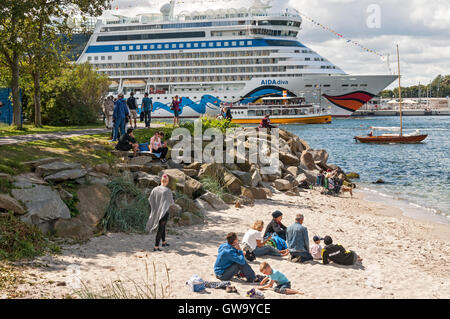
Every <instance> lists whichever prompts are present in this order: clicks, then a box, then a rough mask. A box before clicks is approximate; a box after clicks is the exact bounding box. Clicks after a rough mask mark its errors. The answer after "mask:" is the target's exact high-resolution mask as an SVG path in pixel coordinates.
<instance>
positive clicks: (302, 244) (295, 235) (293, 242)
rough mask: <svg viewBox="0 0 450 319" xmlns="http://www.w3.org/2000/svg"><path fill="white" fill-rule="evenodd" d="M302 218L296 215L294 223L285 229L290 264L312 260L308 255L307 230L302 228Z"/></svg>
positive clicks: (300, 215)
mask: <svg viewBox="0 0 450 319" xmlns="http://www.w3.org/2000/svg"><path fill="white" fill-rule="evenodd" d="M303 220H304V216H303V215H302V214H297V216H295V223H294V224H293V225H291V226H289V227H288V228H287V231H286V242H287V244H288V247H289V253H290V255H291V256H290V260H291V261H292V262H301V263H302V262H305V261H308V260H313V257H312V256H311V254H310V253H309V238H308V229H307V228H306V227H305V226H303V225H302V224H303Z"/></svg>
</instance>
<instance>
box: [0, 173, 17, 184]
mask: <svg viewBox="0 0 450 319" xmlns="http://www.w3.org/2000/svg"><path fill="white" fill-rule="evenodd" d="M0 179H4V180H7V181H8V182H12V181H14V178H13V177H12V176H11V175H9V174H5V173H0Z"/></svg>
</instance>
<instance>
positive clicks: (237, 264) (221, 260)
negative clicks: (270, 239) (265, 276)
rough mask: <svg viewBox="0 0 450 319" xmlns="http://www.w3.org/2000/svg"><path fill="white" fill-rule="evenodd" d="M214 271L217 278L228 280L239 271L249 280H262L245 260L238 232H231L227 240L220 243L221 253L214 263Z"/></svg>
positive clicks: (251, 281)
mask: <svg viewBox="0 0 450 319" xmlns="http://www.w3.org/2000/svg"><path fill="white" fill-rule="evenodd" d="M214 273H215V275H216V277H217V279H219V280H222V281H228V280H230V279H231V278H233V276H234V275H238V274H239V273H242V274H243V276H244V277H245V278H246V279H247V282H250V283H253V282H260V281H261V278H258V277H257V276H256V274H255V272H254V271H253V269H252V267H250V265H249V264H248V263H247V261H246V260H245V257H244V252H243V251H242V249H241V247H240V246H239V241H238V237H237V235H236V233H229V234H228V235H227V242H226V243H225V244H222V245H220V247H219V254H218V255H217V259H216V262H215V264H214Z"/></svg>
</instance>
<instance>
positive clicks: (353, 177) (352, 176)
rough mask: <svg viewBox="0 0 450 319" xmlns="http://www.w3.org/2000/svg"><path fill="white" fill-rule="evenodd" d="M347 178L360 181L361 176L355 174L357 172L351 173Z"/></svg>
mask: <svg viewBox="0 0 450 319" xmlns="http://www.w3.org/2000/svg"><path fill="white" fill-rule="evenodd" d="M346 177H347V178H348V179H358V178H359V174H358V173H355V172H351V173H348V174H347V175H346Z"/></svg>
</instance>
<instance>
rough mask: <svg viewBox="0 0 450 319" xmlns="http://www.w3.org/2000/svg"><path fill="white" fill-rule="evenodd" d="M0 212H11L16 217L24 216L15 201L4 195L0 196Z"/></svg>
mask: <svg viewBox="0 0 450 319" xmlns="http://www.w3.org/2000/svg"><path fill="white" fill-rule="evenodd" d="M0 210H4V211H6V212H9V211H11V212H13V213H14V214H16V215H24V214H25V213H26V211H25V209H24V208H23V207H22V205H21V204H20V203H19V202H18V201H17V200H15V199H14V198H12V197H11V196H9V195H6V194H0Z"/></svg>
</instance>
